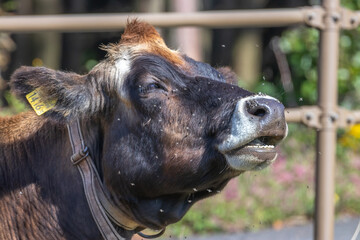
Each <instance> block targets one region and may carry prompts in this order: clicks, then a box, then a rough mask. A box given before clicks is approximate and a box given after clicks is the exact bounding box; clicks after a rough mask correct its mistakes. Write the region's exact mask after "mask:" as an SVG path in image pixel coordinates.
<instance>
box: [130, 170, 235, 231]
mask: <svg viewBox="0 0 360 240" xmlns="http://www.w3.org/2000/svg"><path fill="white" fill-rule="evenodd" d="M237 175H238V174H237ZM231 178H232V177H229V178H225V179H222V180H219V181H216V182H213V183H211V185H209V186H208V187H203V188H198V189H196V188H194V189H192V190H191V191H189V192H186V191H185V192H181V193H178V194H170V195H163V196H158V197H155V198H151V199H144V198H140V199H138V201H137V204H135V205H133V206H132V207H133V208H132V211H133V213H134V215H135V216H136V220H137V221H138V222H139V223H141V225H142V226H145V227H147V228H149V229H153V230H159V229H162V228H165V227H166V226H167V225H169V224H172V223H175V222H178V221H180V220H181V219H182V218H183V216H184V215H185V214H186V212H187V211H188V210H189V209H190V207H191V206H192V205H193V204H194V203H196V202H198V201H199V200H201V199H204V198H207V197H210V196H212V195H214V194H217V193H219V192H220V191H221V190H222V189H223V188H224V187H225V185H226V184H227V183H228V181H229V180H230V179H231ZM134 211H135V212H134Z"/></svg>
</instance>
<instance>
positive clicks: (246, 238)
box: [181, 217, 360, 240]
mask: <svg viewBox="0 0 360 240" xmlns="http://www.w3.org/2000/svg"><path fill="white" fill-rule="evenodd" d="M359 221H360V218H350V217H347V218H342V219H340V220H337V221H336V223H335V233H334V240H351V238H352V236H353V235H354V233H355V230H356V227H357V226H358V224H359ZM313 230H314V228H313V225H312V224H311V223H309V224H306V225H302V226H294V227H286V228H283V229H281V230H273V229H266V230H260V231H257V232H249V233H238V234H219V235H209V236H187V237H184V238H182V239H181V240H183V239H186V240H312V239H313ZM356 240H360V236H358V237H357V239H356Z"/></svg>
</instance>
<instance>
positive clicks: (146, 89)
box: [139, 82, 164, 93]
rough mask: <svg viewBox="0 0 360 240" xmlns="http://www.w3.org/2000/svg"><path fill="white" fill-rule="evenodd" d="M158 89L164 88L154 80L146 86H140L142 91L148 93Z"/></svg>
mask: <svg viewBox="0 0 360 240" xmlns="http://www.w3.org/2000/svg"><path fill="white" fill-rule="evenodd" d="M157 89H162V90H163V89H164V88H163V87H162V86H161V85H160V84H159V83H156V82H152V83H149V84H147V85H145V86H139V90H140V93H148V92H152V91H154V90H157Z"/></svg>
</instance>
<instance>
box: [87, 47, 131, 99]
mask: <svg viewBox="0 0 360 240" xmlns="http://www.w3.org/2000/svg"><path fill="white" fill-rule="evenodd" d="M131 62H132V58H131V57H130V55H129V52H128V51H125V52H124V53H123V54H121V55H118V56H117V58H116V59H114V60H112V61H109V60H105V61H102V62H100V63H99V64H98V65H96V66H95V67H94V68H93V70H92V72H95V73H97V75H98V77H99V78H98V81H99V82H101V83H102V84H104V85H106V86H107V88H108V89H109V90H116V91H117V92H118V93H119V94H120V95H121V97H125V98H126V97H127V95H126V91H125V89H124V81H125V79H126V77H127V75H128V74H129V72H130V70H131Z"/></svg>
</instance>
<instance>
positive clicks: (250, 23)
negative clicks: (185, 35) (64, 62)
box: [0, 8, 308, 33]
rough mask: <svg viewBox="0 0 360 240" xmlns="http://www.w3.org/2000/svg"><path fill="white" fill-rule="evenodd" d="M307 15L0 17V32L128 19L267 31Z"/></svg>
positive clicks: (101, 25) (114, 24)
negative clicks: (270, 27)
mask: <svg viewBox="0 0 360 240" xmlns="http://www.w3.org/2000/svg"><path fill="white" fill-rule="evenodd" d="M307 14H308V13H307V11H305V10H304V9H303V8H298V9H263V10H236V11H235V10H229V11H203V12H192V13H178V12H168V13H143V14H129V13H122V14H63V15H38V16H1V17H0V32H13V33H14V32H40V31H60V32H75V31H76V32H91V31H97V32H99V31H118V30H121V29H123V28H124V27H125V25H126V21H127V19H129V18H139V19H142V20H145V21H147V22H149V23H150V24H152V25H154V26H156V27H178V26H199V27H212V28H218V27H222V28H224V27H260V26H263V27H269V26H273V27H274V26H287V25H293V24H301V23H304V22H305V20H304V19H305V17H306V16H305V15H307Z"/></svg>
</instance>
